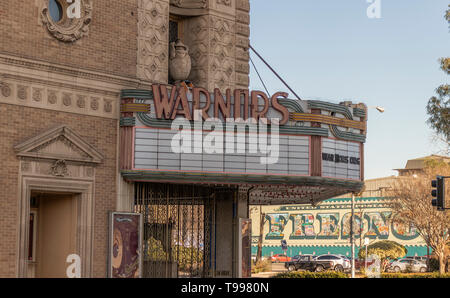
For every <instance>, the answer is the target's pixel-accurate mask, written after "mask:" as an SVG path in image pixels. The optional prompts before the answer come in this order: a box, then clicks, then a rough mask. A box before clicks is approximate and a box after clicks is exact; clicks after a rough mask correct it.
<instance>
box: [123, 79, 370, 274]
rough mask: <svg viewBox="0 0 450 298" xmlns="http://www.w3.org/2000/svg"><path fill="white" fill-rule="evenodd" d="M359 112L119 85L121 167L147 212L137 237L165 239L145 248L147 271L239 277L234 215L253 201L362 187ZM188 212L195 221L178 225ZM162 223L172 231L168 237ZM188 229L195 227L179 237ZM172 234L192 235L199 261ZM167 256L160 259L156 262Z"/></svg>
mask: <svg viewBox="0 0 450 298" xmlns="http://www.w3.org/2000/svg"><path fill="white" fill-rule="evenodd" d="M366 115H367V109H366V106H365V105H364V104H352V103H351V102H343V103H341V104H334V103H328V102H323V101H301V100H292V99H288V94H286V93H283V92H278V93H275V94H273V95H271V96H269V95H267V94H265V93H264V92H261V91H249V90H226V91H225V92H221V91H219V89H216V90H215V91H214V92H213V93H209V92H208V91H206V90H205V89H203V88H196V87H194V88H185V87H175V86H168V85H158V84H155V85H152V89H151V90H122V93H121V118H120V145H119V146H120V150H119V152H120V161H119V163H120V169H121V175H122V177H123V179H124V180H125V181H127V182H128V183H130V184H134V193H135V202H134V204H135V207H134V208H135V211H137V212H141V213H144V238H145V239H144V243H145V241H147V242H148V241H149V240H148V239H150V238H154V239H156V240H160V241H161V243H163V242H164V241H166V242H167V243H166V245H164V243H163V247H162V249H161V251H162V252H161V253H160V254H159V255H158V253H157V252H154V253H153V252H151V251H149V252H147V255H153V257H150V260H149V261H147V265H145V264H144V271H145V272H147V274H144V275H146V276H167V275H169V276H175V273H173V274H171V273H170V272H175V271H176V272H177V274H176V276H180V274H182V273H181V272H184V273H185V275H188V276H195V275H196V274H193V272H200V271H201V272H202V273H201V274H197V275H201V276H246V274H247V273H248V272H246V270H248V268H247V267H246V264H243V263H246V262H247V260H244V261H242V262H241V260H243V258H244V259H245V255H246V250H245V249H244V250H242V248H241V247H239V244H238V243H241V244H242V245H244V244H243V243H242V241H241V240H242V237H241V236H242V235H240V234H241V233H240V232H239V233H235V230H233V229H235V227H237V225H238V223H237V222H238V221H237V219H244V218H248V206H249V205H251V204H263V205H279V204H291V203H292V204H302V203H311V204H315V203H317V202H320V201H323V200H325V199H328V198H331V197H334V196H338V195H341V194H344V193H349V192H359V191H360V190H361V189H362V187H363V180H364V176H363V175H364V142H365V139H366V123H367V117H366ZM252 121H253V122H252ZM227 202H229V206H230V208H229V209H227V208H228V207H227V206H228V205H227V204H228V203H227ZM186 206H188V207H189V208H191V209H189V210H184V209H183V208H185V207H186ZM193 206H197V207H193ZM198 206H201V208H200V207H198ZM162 207H164V208H163V209H162ZM172 207H173V208H172ZM195 208H197V209H195ZM149 210H150V211H149ZM152 212H153V213H152ZM183 212H185V213H183ZM194 213H195V214H194ZM188 216H189V217H190V221H188V222H189V223H190V224H191V225H192V227H186V228H185V230H184V231H182V230H183V227H182V226H183V221H186V220H187V218H188ZM163 225H166V226H165V227H166V230H167V227H169V228H170V229H172V230H171V232H170V233H169V234H170V236H169V238H171V239H169V240H167V239H168V237H167V235H168V234H167V233H166V234H165V235H166V236H161V234H163V233H162V232H161V231H163V230H164V229H163V228H161V227H162V226H163ZM228 225H229V226H230V229H231V230H230V231H228V230H227V229H228ZM186 231H190V232H189V233H192V235H190V236H189V237H188V238H189V239H188V238H186V239H181V238H182V237H184V235H182V233H185V232H186ZM230 232H231V233H230ZM189 233H188V234H189ZM242 233H243V232H242ZM237 234H239V235H240V236H239V237H238V236H237ZM145 235H147V236H145ZM227 237H228V238H229V239H228V238H227ZM195 238H197V239H195ZM227 239H228V240H229V242H230V243H231V246H230V247H227V245H225V244H226V243H227V241H228V240H227ZM171 241H172V242H173V243H185V242H186V241H191V242H192V246H191V247H197V248H199V250H200V248H201V258H202V261H201V262H198V263H197V264H189V266H187V265H186V266H184V265H183V264H182V260H181V259H177V257H175V256H174V254H175V252H174V250H173V249H170V248H168V246H171V245H172V244H170V245H167V244H168V242H171ZM239 241H241V242H239ZM219 244H220V245H219ZM218 246H221V247H220V248H218ZM144 247H145V245H144ZM173 247H175V245H173ZM149 250H151V249H149ZM154 250H155V251H156V250H157V249H154ZM235 250H236V251H238V252H237V253H236V254H235ZM239 251H241V252H242V251H244V252H242V253H239ZM248 251H250V244H248ZM177 253H179V252H177ZM248 253H249V252H248ZM228 254H233V256H234V257H231V256H229V255H228ZM144 255H145V254H144ZM199 255H200V253H199ZM229 257H230V258H229ZM164 258H166V262H165V265H164V266H165V267H164V266H162V265H160V263H158V262H159V261H158V260H161V259H164ZM170 259H176V260H177V261H173V262H172V261H170ZM228 259H233V262H231V263H232V264H230V265H228V263H227V264H226V262H224V261H221V260H228ZM237 259H239V260H237ZM247 259H249V258H248V256H247ZM167 260H169V261H167ZM191 262H192V260H191ZM144 263H145V262H144ZM194 263H195V262H194ZM161 266H162V267H164V268H162V267H161ZM227 266H229V267H227ZM182 268H184V269H182ZM183 270H184V271H183ZM195 270H197V271H195ZM162 271H164V272H166V273H165V274H161V273H160V272H162ZM158 272H159V273H158ZM167 272H169V274H167Z"/></svg>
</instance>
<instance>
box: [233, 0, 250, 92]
mask: <svg viewBox="0 0 450 298" xmlns="http://www.w3.org/2000/svg"><path fill="white" fill-rule="evenodd" d="M249 44H250V1H249V0H236V48H235V50H236V88H240V89H248V86H249V84H250V78H249V73H250V65H249V62H250V54H249Z"/></svg>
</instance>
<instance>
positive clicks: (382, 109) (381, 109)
mask: <svg viewBox="0 0 450 298" xmlns="http://www.w3.org/2000/svg"><path fill="white" fill-rule="evenodd" d="M368 108H369V109H376V110H377V111H378V112H380V113H384V111H385V110H384V108H383V107H380V106H376V107H375V106H371V107H368Z"/></svg>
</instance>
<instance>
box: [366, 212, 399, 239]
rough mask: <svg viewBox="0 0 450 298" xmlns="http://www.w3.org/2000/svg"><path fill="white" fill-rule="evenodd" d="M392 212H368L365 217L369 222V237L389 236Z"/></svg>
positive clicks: (380, 237) (367, 234)
mask: <svg viewBox="0 0 450 298" xmlns="http://www.w3.org/2000/svg"><path fill="white" fill-rule="evenodd" d="M391 215H392V212H390V211H385V212H370V213H366V214H365V215H364V217H365V218H366V219H367V221H368V223H369V230H368V231H367V233H366V235H365V236H366V237H368V238H372V239H373V238H378V239H387V238H388V237H389V223H388V221H389V219H390V218H391Z"/></svg>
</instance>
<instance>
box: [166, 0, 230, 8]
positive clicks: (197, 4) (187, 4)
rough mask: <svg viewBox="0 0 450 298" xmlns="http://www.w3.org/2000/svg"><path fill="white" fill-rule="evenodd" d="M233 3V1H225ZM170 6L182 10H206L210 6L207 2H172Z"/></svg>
mask: <svg viewBox="0 0 450 298" xmlns="http://www.w3.org/2000/svg"><path fill="white" fill-rule="evenodd" d="M225 1H231V0H225ZM170 5H173V6H176V7H180V8H192V9H196V8H197V9H198V8H206V7H207V6H208V3H207V0H170Z"/></svg>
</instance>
